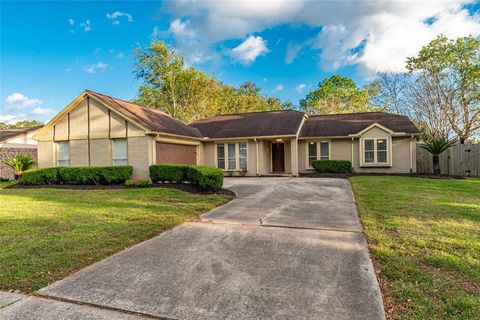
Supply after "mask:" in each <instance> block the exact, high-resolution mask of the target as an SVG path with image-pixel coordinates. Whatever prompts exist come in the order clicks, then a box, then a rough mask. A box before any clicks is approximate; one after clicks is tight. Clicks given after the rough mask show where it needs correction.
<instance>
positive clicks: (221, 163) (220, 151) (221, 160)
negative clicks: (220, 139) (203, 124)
mask: <svg viewBox="0 0 480 320" xmlns="http://www.w3.org/2000/svg"><path fill="white" fill-rule="evenodd" d="M217 168H219V169H224V170H225V145H224V144H223V143H219V144H217Z"/></svg>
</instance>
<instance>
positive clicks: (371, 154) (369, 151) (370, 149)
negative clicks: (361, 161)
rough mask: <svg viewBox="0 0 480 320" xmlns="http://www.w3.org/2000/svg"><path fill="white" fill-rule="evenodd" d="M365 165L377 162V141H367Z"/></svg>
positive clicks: (365, 141)
mask: <svg viewBox="0 0 480 320" xmlns="http://www.w3.org/2000/svg"><path fill="white" fill-rule="evenodd" d="M364 143H365V163H374V162H375V140H373V139H365V140H364Z"/></svg>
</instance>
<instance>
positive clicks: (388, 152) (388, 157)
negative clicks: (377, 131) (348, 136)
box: [360, 137, 392, 167]
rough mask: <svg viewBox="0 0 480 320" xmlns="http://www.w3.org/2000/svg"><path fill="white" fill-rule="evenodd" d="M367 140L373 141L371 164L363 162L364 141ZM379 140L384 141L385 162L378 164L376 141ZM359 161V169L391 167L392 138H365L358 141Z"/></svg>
mask: <svg viewBox="0 0 480 320" xmlns="http://www.w3.org/2000/svg"><path fill="white" fill-rule="evenodd" d="M367 140H373V150H370V151H373V162H366V161H365V152H366V150H365V141H367ZM379 140H385V143H386V148H385V150H384V151H385V153H386V157H385V158H386V161H385V162H379V161H378V152H379V150H378V141H379ZM360 159H361V163H360V166H361V167H391V166H392V137H365V138H361V139H360Z"/></svg>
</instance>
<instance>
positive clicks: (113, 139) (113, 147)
mask: <svg viewBox="0 0 480 320" xmlns="http://www.w3.org/2000/svg"><path fill="white" fill-rule="evenodd" d="M115 140H125V143H126V144H127V151H126V152H127V158H126V159H120V158H118V159H116V158H114V157H115V142H114V141H115ZM110 145H111V150H112V156H111V157H110V160H111V162H112V166H119V165H118V164H115V160H127V164H122V165H123V166H128V163H129V162H128V138H112V139H110Z"/></svg>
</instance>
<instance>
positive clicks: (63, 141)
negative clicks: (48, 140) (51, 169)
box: [55, 140, 71, 167]
mask: <svg viewBox="0 0 480 320" xmlns="http://www.w3.org/2000/svg"><path fill="white" fill-rule="evenodd" d="M60 144H66V145H67V146H68V159H60V157H59V152H60ZM55 148H56V149H55V151H56V152H55V157H56V163H57V167H70V159H71V153H70V140H62V141H55ZM60 161H67V164H66V165H60Z"/></svg>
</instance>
